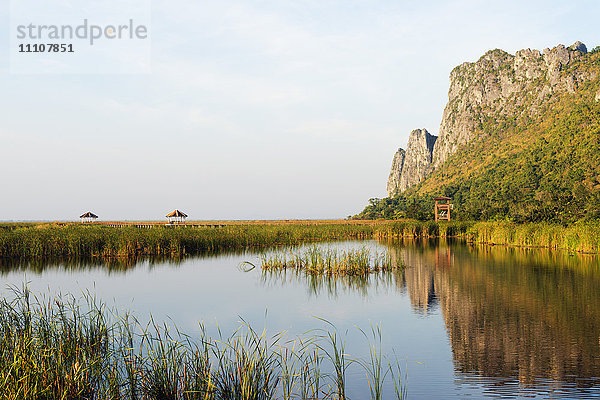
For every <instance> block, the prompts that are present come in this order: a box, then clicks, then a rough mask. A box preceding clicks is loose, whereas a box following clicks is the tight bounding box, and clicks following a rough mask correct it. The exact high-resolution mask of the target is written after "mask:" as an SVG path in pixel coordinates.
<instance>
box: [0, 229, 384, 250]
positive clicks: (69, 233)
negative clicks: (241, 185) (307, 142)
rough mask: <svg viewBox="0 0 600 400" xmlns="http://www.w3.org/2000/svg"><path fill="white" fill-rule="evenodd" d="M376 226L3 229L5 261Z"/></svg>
mask: <svg viewBox="0 0 600 400" xmlns="http://www.w3.org/2000/svg"><path fill="white" fill-rule="evenodd" d="M375 226H376V225H373V224H313V225H300V224H279V225H274V224H268V225H267V224H265V225H228V226H225V227H223V228H197V227H164V226H157V227H154V228H136V227H133V226H124V227H109V226H102V225H93V224H89V225H82V224H70V225H66V226H57V225H52V224H47V225H40V226H31V227H18V228H16V229H4V230H0V256H3V257H23V258H35V257H115V256H126V257H135V256H144V255H154V256H170V257H173V256H182V255H193V254H202V253H205V252H211V251H219V250H235V249H244V248H248V247H264V246H275V245H293V244H300V243H304V242H316V241H326V240H340V239H365V238H372V237H373V232H374V229H375Z"/></svg>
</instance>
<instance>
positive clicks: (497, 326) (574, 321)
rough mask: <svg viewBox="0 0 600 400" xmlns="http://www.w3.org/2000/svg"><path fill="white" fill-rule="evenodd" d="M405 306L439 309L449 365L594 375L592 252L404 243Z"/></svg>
mask: <svg viewBox="0 0 600 400" xmlns="http://www.w3.org/2000/svg"><path fill="white" fill-rule="evenodd" d="M394 252H395V253H396V257H400V258H402V259H403V260H404V262H405V263H406V265H407V269H406V285H407V287H408V292H409V294H410V299H411V302H412V304H413V306H414V307H415V308H417V309H419V310H421V312H424V313H426V312H427V311H428V310H429V309H431V307H432V305H433V304H435V299H437V301H438V303H439V307H440V309H441V312H442V314H443V317H444V320H445V323H446V328H447V331H448V335H449V338H450V341H451V345H452V352H453V356H454V362H455V368H456V369H457V370H458V371H460V372H465V373H476V374H480V375H483V376H487V377H496V378H499V380H500V381H502V378H510V379H515V378H517V379H518V380H519V381H520V382H521V383H522V384H529V383H533V382H534V381H536V379H537V378H545V379H550V380H556V381H563V382H573V383H576V384H577V385H579V386H580V387H581V386H585V385H589V384H591V383H592V382H593V379H592V378H596V379H597V377H599V376H600V296H598V294H599V293H600V263H599V260H598V258H596V257H585V256H571V257H570V256H568V255H566V254H553V253H551V252H548V251H543V250H527V249H506V248H503V247H502V248H501V247H481V248H469V247H467V246H465V245H453V246H450V247H449V246H445V245H444V244H440V245H439V246H427V245H424V246H422V247H418V246H417V247H416V246H404V245H398V246H396V247H395V250H394Z"/></svg>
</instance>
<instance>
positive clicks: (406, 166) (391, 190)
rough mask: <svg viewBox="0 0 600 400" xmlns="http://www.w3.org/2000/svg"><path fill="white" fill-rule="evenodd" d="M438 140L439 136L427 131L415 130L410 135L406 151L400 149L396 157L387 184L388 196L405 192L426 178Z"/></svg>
mask: <svg viewBox="0 0 600 400" xmlns="http://www.w3.org/2000/svg"><path fill="white" fill-rule="evenodd" d="M436 139H437V136H433V135H431V134H429V132H427V130H426V129H415V130H414V131H412V132H411V133H410V136H409V137H408V144H407V145H406V151H404V150H403V149H399V150H398V151H397V152H396V154H395V155H394V160H393V162H392V170H391V171H390V176H389V178H388V184H387V192H388V196H393V195H394V194H396V193H398V192H403V191H405V190H406V189H408V188H409V187H411V186H414V185H416V184H418V183H419V182H420V181H421V180H422V179H423V178H424V177H425V173H426V172H427V170H428V168H429V165H430V164H431V156H432V153H433V147H434V144H435V141H436Z"/></svg>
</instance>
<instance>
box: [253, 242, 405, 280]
mask: <svg viewBox="0 0 600 400" xmlns="http://www.w3.org/2000/svg"><path fill="white" fill-rule="evenodd" d="M261 268H262V269H263V270H282V269H283V270H285V269H289V268H293V269H300V270H303V271H304V272H306V273H307V274H309V275H326V276H364V275H369V274H371V273H373V272H380V271H383V272H389V271H393V270H396V269H399V268H402V265H401V264H395V263H394V262H393V261H392V258H391V257H390V255H389V254H388V253H387V252H378V251H376V250H375V251H372V250H370V249H368V248H367V247H363V248H361V249H349V250H340V249H336V248H323V247H319V246H314V247H310V248H308V249H305V250H301V249H291V250H283V251H275V252H274V253H272V254H270V255H263V256H262V257H261Z"/></svg>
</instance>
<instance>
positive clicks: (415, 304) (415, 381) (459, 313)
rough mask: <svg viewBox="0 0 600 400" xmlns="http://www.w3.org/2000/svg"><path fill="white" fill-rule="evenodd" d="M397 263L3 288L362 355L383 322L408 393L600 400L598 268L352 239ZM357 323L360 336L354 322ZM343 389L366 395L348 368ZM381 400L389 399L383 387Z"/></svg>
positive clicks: (155, 271)
mask: <svg viewBox="0 0 600 400" xmlns="http://www.w3.org/2000/svg"><path fill="white" fill-rule="evenodd" d="M319 246H324V247H328V246H330V247H342V248H353V247H358V248H360V247H363V246H368V247H370V248H373V249H377V250H379V251H388V252H390V255H391V256H392V257H393V258H394V259H395V260H400V261H402V262H403V263H405V264H406V266H407V268H406V270H405V271H403V272H399V273H394V274H388V275H372V276H371V277H370V278H369V279H368V281H358V282H357V281H351V280H343V279H342V280H323V279H310V278H307V277H305V276H303V275H298V274H294V273H290V272H288V273H287V274H281V273H271V274H268V273H263V272H262V271H260V270H259V269H254V270H251V271H248V272H246V271H244V270H243V269H242V268H240V264H241V263H242V262H244V261H250V262H253V263H259V260H260V255H259V254H258V253H251V252H246V253H231V254H222V255H212V256H205V257H197V258H187V259H185V260H182V261H177V262H173V261H159V260H155V261H142V262H139V263H129V264H128V263H119V262H115V263H109V264H102V263H98V264H95V265H94V264H92V265H90V264H86V263H78V262H69V263H54V264H53V263H33V264H29V265H21V264H18V263H15V262H8V261H6V260H4V261H3V263H2V264H1V265H0V274H1V275H0V276H1V281H2V282H3V283H4V285H3V286H2V288H0V291H1V292H2V294H3V295H6V296H10V295H9V294H8V291H9V289H8V288H7V285H16V286H22V285H23V283H24V282H29V287H30V288H31V289H32V291H34V292H36V293H45V294H48V293H57V292H61V293H71V294H74V295H76V296H77V295H78V294H81V293H83V292H90V293H92V294H95V296H96V297H97V298H99V299H102V300H103V301H104V302H105V303H107V304H108V305H111V306H113V307H114V308H116V309H118V310H122V311H123V310H127V311H131V312H133V313H134V314H135V315H136V316H137V317H138V318H139V319H140V320H144V319H147V318H149V316H150V315H152V317H153V318H154V319H155V320H157V321H169V320H171V321H172V322H174V323H175V324H176V325H177V326H178V327H179V328H180V330H182V331H184V332H186V333H189V334H192V335H194V334H197V333H198V332H199V322H203V323H204V325H205V326H206V328H207V330H208V332H209V333H212V334H215V333H216V332H217V329H221V331H222V332H225V333H231V332H233V331H234V330H235V329H236V328H238V327H239V326H240V321H241V320H242V319H243V320H244V321H246V322H248V323H249V324H251V325H252V326H253V327H255V328H258V329H262V328H263V327H266V328H267V329H268V331H269V332H271V333H276V332H281V331H287V332H288V336H290V337H295V336H296V335H302V334H304V333H305V332H307V331H310V330H313V329H327V328H328V327H329V326H328V325H327V324H326V323H325V322H323V321H322V320H320V319H319V318H323V319H326V320H327V321H329V322H330V323H332V324H333V325H335V326H336V328H337V331H338V332H340V333H341V334H345V335H346V346H347V352H348V353H350V354H352V355H353V356H357V357H365V356H366V355H367V354H368V346H369V343H373V341H372V340H371V342H369V341H368V340H366V339H365V337H364V336H363V334H362V333H361V331H360V330H359V329H358V328H362V329H363V330H365V331H370V329H371V325H380V326H381V329H382V333H383V349H384V353H385V354H386V355H387V356H388V357H390V358H392V357H393V355H395V356H396V357H397V358H398V359H400V360H401V363H402V366H403V368H404V369H405V370H406V373H407V380H406V383H407V389H408V397H409V398H439V399H451V398H457V399H465V398H488V397H490V398H495V397H501V398H524V397H526V398H556V399H564V398H577V399H584V398H600V261H599V259H598V258H597V257H594V256H581V255H572V254H571V255H570V254H566V253H552V252H549V251H545V250H537V249H507V248H504V247H498V246H496V247H471V246H468V245H466V244H462V243H450V244H449V243H445V242H444V243H439V242H417V243H415V242H410V243H409V242H404V243H397V242H396V243H378V242H375V241H354V242H342V243H329V244H319ZM357 327H358V328H357ZM348 386H349V395H350V397H351V398H352V399H362V398H369V392H368V387H367V385H366V384H365V378H364V372H360V371H358V370H356V369H353V370H351V372H350V376H349V382H348ZM387 394H388V395H390V396H389V398H392V397H391V394H392V392H391V391H388V392H387Z"/></svg>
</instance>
